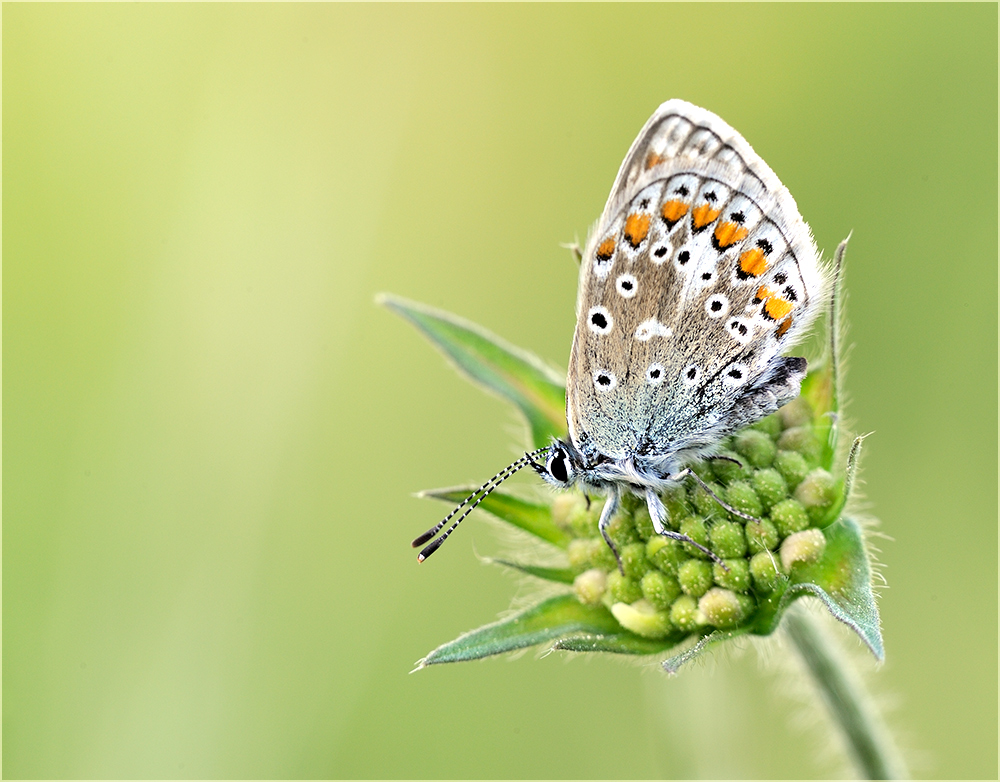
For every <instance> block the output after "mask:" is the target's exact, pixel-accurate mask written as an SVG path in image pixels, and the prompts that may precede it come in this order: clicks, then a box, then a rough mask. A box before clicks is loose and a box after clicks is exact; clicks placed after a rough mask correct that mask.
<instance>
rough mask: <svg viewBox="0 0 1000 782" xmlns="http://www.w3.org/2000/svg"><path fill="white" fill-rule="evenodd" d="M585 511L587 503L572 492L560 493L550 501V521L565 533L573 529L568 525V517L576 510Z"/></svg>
mask: <svg viewBox="0 0 1000 782" xmlns="http://www.w3.org/2000/svg"><path fill="white" fill-rule="evenodd" d="M581 508H582V509H583V510H584V511H586V509H587V501H586V500H585V499H583V497H581V496H580V495H579V494H577V493H576V492H573V491H561V492H559V493H557V494H556V496H555V498H554V499H553V500H552V521H554V522H555V525H556V526H557V527H559V529H561V530H566V531H567V532H569V531H571V530H572V529H573V527H572V525H571V524H570V521H569V519H570V515H571V514H572V513H573V512H574V511H576V510H577V509H581Z"/></svg>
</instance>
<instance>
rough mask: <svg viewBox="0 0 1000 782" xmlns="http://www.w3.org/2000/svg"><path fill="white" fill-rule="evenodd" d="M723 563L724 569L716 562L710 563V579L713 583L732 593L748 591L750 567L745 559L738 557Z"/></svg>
mask: <svg viewBox="0 0 1000 782" xmlns="http://www.w3.org/2000/svg"><path fill="white" fill-rule="evenodd" d="M723 561H724V562H725V565H726V567H725V568H724V567H722V565H720V564H719V563H718V562H713V563H712V578H713V579H714V581H715V583H716V584H718V585H719V586H720V587H725V588H726V589H732V590H733V591H734V592H746V591H747V590H748V589H750V565H749V564H748V563H747V561H746V559H744V558H743V557H738V558H735V559H726V560H723ZM726 568H729V569H728V570H727V569H726Z"/></svg>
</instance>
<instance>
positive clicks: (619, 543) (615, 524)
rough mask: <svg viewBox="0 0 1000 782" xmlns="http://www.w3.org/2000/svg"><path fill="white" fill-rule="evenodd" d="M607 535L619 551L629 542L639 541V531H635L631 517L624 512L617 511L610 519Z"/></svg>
mask: <svg viewBox="0 0 1000 782" xmlns="http://www.w3.org/2000/svg"><path fill="white" fill-rule="evenodd" d="M608 537H609V538H611V540H612V542H613V543H614V544H615V548H616V549H618V550H619V551H621V550H622V549H623V548H625V547H626V546H627V545H628V544H629V543H638V542H639V533H638V532H636V531H635V526H634V525H633V523H632V517H631V516H628V515H626V514H624V513H618V514H616V515H615V516H614V517H613V518H612V519H611V521H610V523H609V524H608Z"/></svg>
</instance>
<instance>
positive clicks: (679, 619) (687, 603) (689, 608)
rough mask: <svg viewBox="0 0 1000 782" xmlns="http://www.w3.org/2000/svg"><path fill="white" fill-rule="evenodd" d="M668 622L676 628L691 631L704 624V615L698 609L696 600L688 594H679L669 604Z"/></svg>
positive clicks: (686, 631)
mask: <svg viewBox="0 0 1000 782" xmlns="http://www.w3.org/2000/svg"><path fill="white" fill-rule="evenodd" d="M670 623H671V624H672V625H673V626H674V627H676V628H677V629H678V630H682V631H684V632H685V633H693V632H694V631H695V630H697V629H698V628H699V627H700V626H701V625H703V624H705V615H704V614H702V612H701V611H699V610H698V601H697V600H695V599H694V598H693V597H691V596H690V595H681V596H680V597H678V598H677V599H676V600H675V601H674V604H673V605H672V606H670Z"/></svg>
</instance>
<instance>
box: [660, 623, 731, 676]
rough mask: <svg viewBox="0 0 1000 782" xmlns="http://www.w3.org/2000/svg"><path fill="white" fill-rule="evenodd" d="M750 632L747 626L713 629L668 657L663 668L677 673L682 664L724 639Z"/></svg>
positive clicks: (668, 671) (699, 655)
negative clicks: (691, 644)
mask: <svg viewBox="0 0 1000 782" xmlns="http://www.w3.org/2000/svg"><path fill="white" fill-rule="evenodd" d="M748 632H749V628H747V627H738V628H736V629H733V630H713V631H712V632H710V633H708V634H707V635H703V636H702V637H701V638H699V639H698V642H697V643H696V644H695V645H694V646H691V647H689V648H687V649H685V650H684V651H683V652H681V653H680V654H675V655H674V656H673V657H668V658H667V659H666V660H664V661H663V663H662V665H663V670H665V671H666V672H667V673H671V674H673V673H677V671H678V670H679V669H680V667H681V666H682V665H684V664H685V663H689V662H691V661H692V660H694V659H695V658H697V657H701V655H703V654H704V653H705V652H707V651H708V650H709V649H711V648H712V647H713V646H716V645H718V644H720V643H722V642H723V641H728V640H730V639H731V638H737V637H739V636H741V635H745V634H746V633H748Z"/></svg>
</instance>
